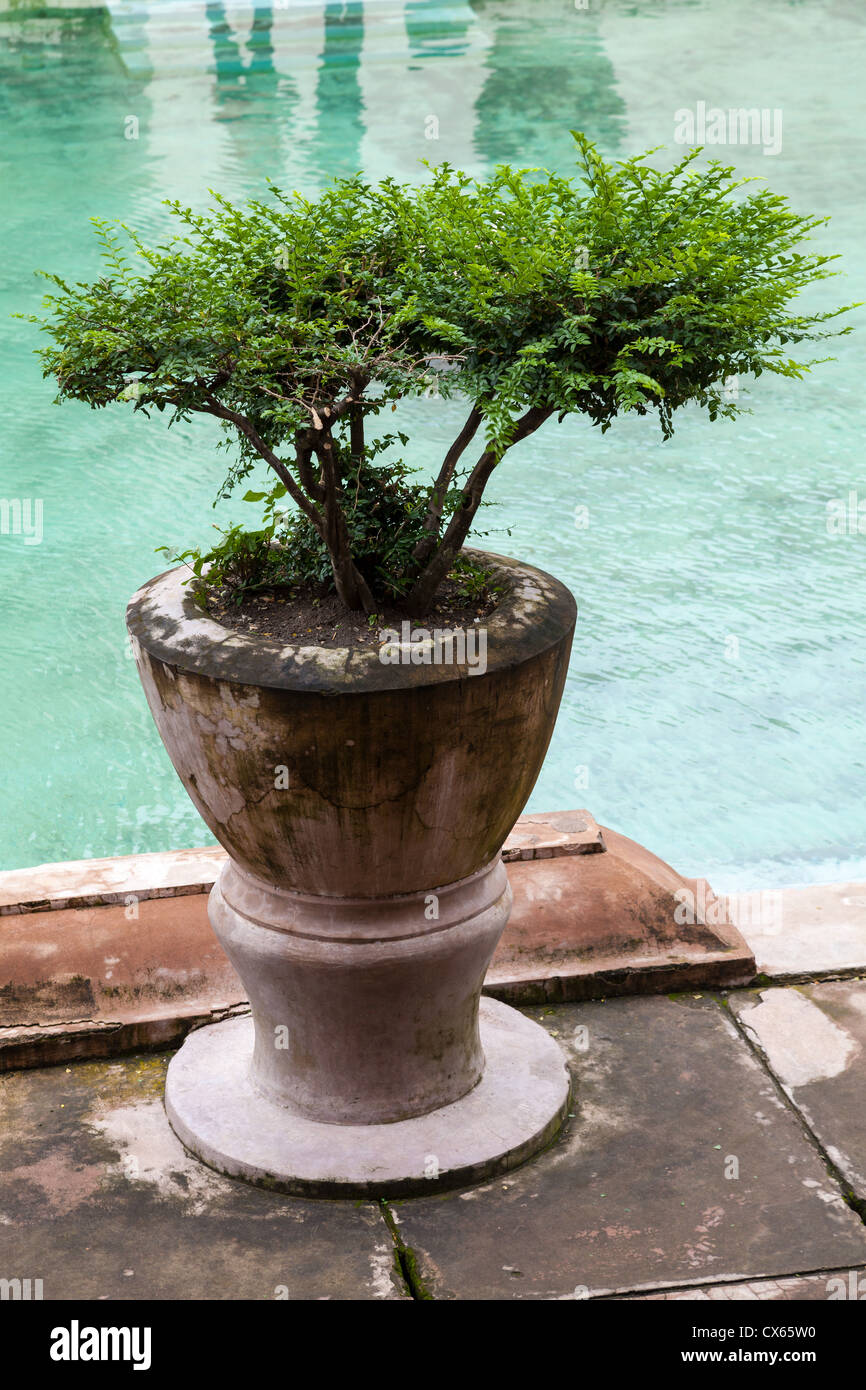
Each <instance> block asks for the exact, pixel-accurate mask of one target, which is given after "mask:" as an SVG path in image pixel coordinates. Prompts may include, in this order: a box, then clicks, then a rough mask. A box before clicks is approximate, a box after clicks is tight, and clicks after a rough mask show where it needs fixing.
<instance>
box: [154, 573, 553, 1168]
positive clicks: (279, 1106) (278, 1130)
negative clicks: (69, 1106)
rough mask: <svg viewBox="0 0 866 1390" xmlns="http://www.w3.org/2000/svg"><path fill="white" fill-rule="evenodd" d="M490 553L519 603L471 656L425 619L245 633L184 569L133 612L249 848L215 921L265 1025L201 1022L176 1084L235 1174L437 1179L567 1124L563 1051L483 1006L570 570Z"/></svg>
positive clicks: (546, 720)
mask: <svg viewBox="0 0 866 1390" xmlns="http://www.w3.org/2000/svg"><path fill="white" fill-rule="evenodd" d="M485 559H486V560H487V561H488V562H490V561H493V562H494V563H495V565H496V567H497V570H498V573H499V576H500V578H501V579H502V580H503V581H504V584H505V593H504V596H503V598H502V600H501V601H500V603H499V606H498V607H497V609H496V610H495V612H494V613H493V614H491V615H490V617H489V618H488V619H487V620H486V621H485V624H484V628H483V636H482V635H481V634H482V629H479V633H478V634H476V636H477V641H476V643H475V645H474V647H473V645H472V644H468V645H467V649H466V650H461V648H460V646H459V645H458V644H456V643H455V644H451V643H449V642H448V641H447V640H445V639H442V638H440V639H439V641H438V643H437V641H436V634H435V633H434V634H432V636H431V639H430V640H429V641H427V642H426V643H424V642H421V643H419V642H418V640H417V637H418V634H417V629H416V630H415V631H414V632H413V645H411V646H404V645H401V644H400V643H399V642H393V641H392V642H390V643H389V644H386V646H385V648H384V649H380V645H379V642H378V640H377V639H376V637H375V635H374V634H371V639H370V649H369V650H358V649H354V648H353V649H351V650H349V649H344V648H343V649H327V648H321V647H304V646H303V645H302V644H299V645H296V646H295V645H291V646H287V645H285V644H283V643H282V642H280V641H277V640H273V639H269V638H267V637H264V636H263V637H258V636H252V635H246V634H240V633H236V632H234V631H232V630H230V629H227V628H225V627H223V626H222V625H221V624H220V623H218V622H217V621H215V620H214V619H212V618H208V617H206V616H205V615H203V614H202V613H201V611H200V610H199V609H198V608H197V607H196V605H195V603H194V601H193V599H192V596H191V595H190V593H189V591H188V589H187V588H186V587H185V586H184V579H185V578H186V577H187V572H186V571H184V570H180V569H176V570H170V571H168V572H167V573H166V574H163V575H160V576H159V577H158V578H156V579H153V580H151V581H150V583H149V584H146V585H145V586H144V588H142V589H141V590H140V591H139V592H138V593H137V594H136V595H135V596H134V598H133V599H132V601H131V602H130V605H129V609H128V613H127V623H128V626H129V630H130V634H131V637H132V642H133V646H134V649H135V654H136V660H137V663H138V668H139V673H140V675H141V680H142V684H143V686H144V690H145V694H146V696H147V700H148V704H149V705H150V709H151V712H152V714H153V717H154V719H155V721H156V724H157V727H158V729H159V732H160V735H161V737H162V739H163V742H164V744H165V746H166V749H167V750H168V753H169V756H170V757H171V759H172V762H173V763H174V766H175V768H176V770H177V772H178V775H179V776H180V778H181V780H182V782H183V784H184V786H185V787H186V789H187V791H188V793H189V795H190V797H191V798H192V800H193V802H194V803H195V805H196V807H197V808H198V810H199V812H200V813H201V815H202V817H203V819H204V820H205V821H206V822H207V824H208V825H209V827H210V828H211V830H212V831H213V833H214V835H215V836H216V837H217V839H218V840H219V841H220V842H221V844H222V845H224V847H225V848H226V850H227V851H228V853H229V855H230V856H231V858H230V862H229V863H228V864H227V865H226V868H225V870H224V871H223V873H222V876H221V878H220V880H219V882H218V883H217V884H216V885H215V887H214V889H213V892H212V894H211V900H210V907H209V911H210V917H211V922H212V925H213V927H214V930H215V932H216V934H217V936H218V938H219V940H220V942H221V944H222V945H223V947H224V949H225V951H226V953H227V954H228V956H229V958H230V959H231V961H232V963H233V964H234V966H235V968H236V969H237V972H238V974H239V975H240V976H241V978H242V980H243V982H244V984H245V986H246V988H247V990H248V993H249V998H250V1001H251V1006H252V1019H249V1018H240V1019H232V1020H229V1021H226V1022H224V1023H220V1024H216V1025H213V1026H211V1027H208V1028H206V1029H202V1030H200V1031H199V1032H197V1033H194V1034H193V1035H192V1036H191V1037H190V1038H189V1039H188V1040H187V1041H186V1043H185V1044H184V1046H183V1047H182V1049H181V1051H180V1052H179V1053H178V1055H177V1057H175V1059H174V1060H173V1061H172V1063H171V1066H170V1068H169V1074H168V1081H167V1086H166V1105H167V1109H168V1113H169V1117H170V1119H171V1122H172V1124H173V1125H174V1128H175V1129H176V1131H177V1133H178V1134H179V1136H180V1138H181V1139H182V1140H183V1142H184V1143H185V1144H186V1145H187V1147H188V1148H190V1149H191V1150H192V1151H193V1152H194V1153H196V1154H198V1156H199V1157H201V1158H202V1159H203V1160H204V1161H205V1162H208V1163H210V1164H211V1165H212V1166H214V1167H216V1168H219V1169H221V1170H222V1171H225V1172H229V1173H233V1174H236V1175H239V1176H243V1177H247V1178H250V1179H252V1180H254V1181H260V1182H267V1183H269V1184H271V1185H274V1186H277V1187H279V1188H281V1189H284V1190H287V1191H304V1192H308V1193H310V1192H312V1193H322V1194H329V1195H334V1194H340V1195H350V1194H368V1193H372V1192H375V1193H377V1194H385V1193H398V1192H410V1191H417V1190H429V1189H430V1188H431V1187H433V1186H435V1185H436V1184H437V1183H439V1184H445V1183H450V1184H454V1183H458V1182H465V1181H471V1180H473V1179H476V1178H482V1177H485V1176H488V1175H489V1174H490V1173H491V1172H495V1171H497V1170H501V1169H504V1168H506V1167H509V1166H513V1165H514V1164H515V1163H517V1162H521V1161H522V1160H523V1159H524V1158H526V1157H528V1156H529V1154H530V1153H532V1152H534V1151H535V1150H536V1149H537V1148H538V1147H540V1146H541V1145H543V1144H544V1143H546V1142H547V1141H548V1140H549V1138H550V1137H551V1136H552V1135H553V1134H554V1133H555V1132H556V1130H557V1128H558V1126H559V1124H560V1123H561V1120H562V1116H563V1114H564V1111H565V1108H566V1105H567V1101H568V1083H567V1078H566V1073H565V1069H564V1066H563V1062H562V1057H561V1054H560V1052H559V1049H558V1048H557V1047H556V1045H555V1044H554V1043H553V1042H552V1040H551V1039H550V1038H549V1037H548V1035H547V1034H546V1032H544V1030H543V1029H541V1028H540V1027H539V1026H538V1025H536V1024H534V1023H531V1022H530V1021H528V1020H527V1019H525V1018H524V1017H523V1016H522V1015H520V1014H518V1013H517V1012H516V1011H514V1010H512V1009H509V1008H507V1007H506V1006H505V1005H502V1004H499V1003H495V1002H494V1001H492V1000H483V1001H481V1008H480V1018H479V996H480V991H481V986H482V983H483V980H484V975H485V972H486V969H487V966H488V964H489V961H490V959H491V956H492V954H493V951H494V949H495V946H496V943H497V941H498V939H499V936H500V934H501V932H502V930H503V928H504V926H505V923H506V921H507V919H508V913H509V910H510V904H511V893H510V889H509V886H508V880H507V877H506V874H505V869H504V866H503V864H502V862H501V858H500V849H501V846H502V843H503V841H504V839H505V837H506V835H507V834H508V832H509V830H510V829H511V827H512V825H513V824H514V822H515V821H516V819H517V817H518V816H519V814H520V812H521V810H522V808H523V806H524V804H525V802H526V799H527V797H528V796H529V793H530V791H531V789H532V786H533V784H534V782H535V780H536V777H537V776H538V772H539V770H540V768H541V764H542V761H543V759H544V755H545V752H546V749H547V745H548V742H549V740H550V736H551V733H552V730H553V725H554V721H555V719H556V713H557V710H558V707H559V701H560V697H561V694H562V688H563V684H564V681H565V674H566V669H567V664H568V656H569V651H570V647H571V638H572V633H573V629H574V621H575V605H574V600H573V599H572V597H571V595H570V594H569V593H568V591H567V590H566V589H565V588H564V587H563V586H562V585H561V584H559V583H558V582H557V581H556V580H555V579H552V578H551V577H550V576H549V575H546V574H544V573H542V572H541V571H539V570H536V569H534V568H532V567H530V566H527V565H522V564H519V563H517V562H516V561H514V560H510V559H505V558H502V557H499V556H494V557H491V556H485ZM419 626H420V625H419ZM485 638H486V651H484V650H483V649H484V639H485ZM482 651H483V658H484V659H482ZM425 653H426V655H425ZM383 658H385V659H383Z"/></svg>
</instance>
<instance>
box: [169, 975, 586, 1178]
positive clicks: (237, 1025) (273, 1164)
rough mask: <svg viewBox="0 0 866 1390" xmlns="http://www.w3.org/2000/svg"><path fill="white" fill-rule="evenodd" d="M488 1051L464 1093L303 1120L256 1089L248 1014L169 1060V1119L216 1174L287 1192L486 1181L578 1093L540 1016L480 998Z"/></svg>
mask: <svg viewBox="0 0 866 1390" xmlns="http://www.w3.org/2000/svg"><path fill="white" fill-rule="evenodd" d="M479 1022H480V1028H481V1041H482V1045H483V1048H484V1052H485V1055H486V1059H487V1064H486V1067H485V1070H484V1074H483V1076H482V1078H481V1080H480V1081H479V1082H478V1084H477V1085H476V1086H475V1087H474V1088H473V1089H472V1090H471V1091H470V1092H469V1093H468V1094H467V1095H465V1096H463V1097H461V1099H460V1100H457V1101H454V1102H452V1103H451V1104H450V1105H446V1106H443V1107H442V1108H441V1109H439V1110H432V1111H430V1112H429V1113H428V1114H426V1115H419V1116H416V1117H415V1118H414V1119H411V1120H397V1121H394V1122H393V1123H391V1124H377V1125H341V1124H324V1123H321V1122H319V1121H315V1120H309V1119H305V1118H304V1117H303V1116H300V1115H297V1114H295V1113H293V1112H292V1111H291V1110H288V1109H286V1108H284V1107H282V1106H280V1105H278V1104H276V1103H274V1102H273V1101H271V1100H267V1099H265V1098H264V1097H263V1096H262V1095H260V1094H259V1093H258V1092H257V1091H255V1090H254V1089H253V1086H252V1083H251V1080H250V1059H251V1056H252V1050H253V1022H252V1019H251V1018H235V1019H229V1020H227V1021H226V1022H224V1023H217V1024H213V1025H211V1026H210V1027H207V1028H200V1029H198V1030H197V1031H196V1032H194V1033H191V1034H190V1036H189V1037H188V1038H187V1040H186V1042H185V1043H184V1045H183V1047H182V1048H181V1049H180V1051H179V1052H178V1053H177V1055H176V1056H175V1057H174V1059H173V1060H172V1062H171V1065H170V1066H169V1069H168V1076H167V1079H166V1088H165V1107H166V1111H167V1113H168V1118H169V1120H170V1122H171V1125H172V1128H173V1129H174V1131H175V1133H176V1134H177V1135H178V1137H179V1139H180V1140H181V1142H182V1143H183V1144H184V1145H185V1146H186V1148H187V1149H189V1150H190V1152H191V1153H193V1154H194V1155H195V1156H196V1157H197V1158H199V1159H201V1160H202V1161H203V1162H204V1163H206V1164H208V1165H209V1166H210V1167H211V1168H215V1169H217V1170H218V1171H219V1172H222V1173H228V1174H229V1175H230V1176H232V1177H238V1178H245V1179H246V1180H247V1181H248V1182H253V1183H258V1184H259V1185H261V1186H263V1187H268V1188H271V1189H273V1190H276V1191H279V1192H290V1193H295V1194H300V1195H306V1196H318V1197H389V1196H390V1197H398V1196H409V1195H415V1194H419V1193H430V1192H434V1191H438V1190H441V1189H443V1188H447V1187H461V1186H463V1185H465V1184H468V1183H473V1182H481V1181H483V1180H484V1179H485V1178H490V1177H493V1176H495V1174H497V1173H502V1172H505V1171H507V1170H508V1169H509V1168H515V1167H517V1165H518V1164H520V1163H523V1162H524V1161H525V1160H526V1159H528V1158H530V1157H531V1156H532V1155H533V1154H534V1153H537V1152H538V1150H539V1149H541V1148H543V1147H544V1146H545V1145H546V1144H548V1143H549V1142H550V1141H551V1139H553V1138H554V1136H555V1135H556V1133H557V1132H558V1130H559V1128H560V1126H561V1124H562V1121H563V1119H564V1117H565V1113H566V1110H567V1107H568V1101H569V1089H570V1088H569V1077H568V1072H567V1071H566V1068H565V1063H564V1060H563V1055H562V1052H561V1051H560V1049H559V1047H558V1046H557V1044H556V1043H555V1042H554V1040H553V1039H552V1038H551V1037H550V1036H549V1035H548V1034H547V1033H546V1032H545V1030H544V1029H543V1028H542V1027H540V1026H539V1024H537V1023H533V1022H532V1021H531V1020H530V1019H527V1018H525V1017H524V1016H523V1014H520V1013H518V1012H517V1011H516V1010H515V1009H512V1008H509V1007H508V1006H507V1005H505V1004H501V1003H499V1002H498V1001H496V1000H493V999H482V1000H481V1006H480V1013H479Z"/></svg>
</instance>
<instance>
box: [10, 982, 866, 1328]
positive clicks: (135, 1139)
mask: <svg viewBox="0 0 866 1390" xmlns="http://www.w3.org/2000/svg"><path fill="white" fill-rule="evenodd" d="M768 994H771V995H773V996H774V997H773V998H772V999H771V1000H770V1001H768V1000H767V995H768ZM777 995H785V996H786V997H787V998H788V999H789V1002H788V1003H784V1002H782V1003H780V1002H779V1000H778V999H777V998H776V997H775V996H777ZM767 1004H768V1005H769V1006H768V1007H764V1006H766V1005H767ZM730 1005H731V1009H732V1010H733V1013H732V1012H731V1010H729V1008H728V1007H727V1006H726V1005H725V1004H723V1003H722V1002H720V1001H719V1000H718V999H716V998H714V997H711V996H708V995H705V994H697V996H696V995H693V994H689V995H685V996H677V997H669V998H668V997H652V998H640V999H637V998H632V999H617V1000H612V1001H610V1002H608V1003H603V1002H598V1003H594V1004H577V1005H575V1004H568V1005H560V1006H556V1007H550V1008H545V1009H532V1010H527V1011H526V1012H527V1013H528V1014H529V1015H530V1016H531V1017H534V1018H536V1019H538V1020H539V1021H540V1022H542V1023H543V1024H544V1025H545V1026H546V1027H547V1028H548V1030H549V1032H550V1033H551V1034H552V1035H553V1036H554V1037H555V1038H556V1039H557V1042H558V1043H559V1044H560V1046H561V1047H562V1048H563V1050H564V1052H565V1054H566V1056H567V1058H568V1060H569V1064H570V1065H571V1067H572V1069H573V1072H574V1076H575V1082H576V1098H575V1103H574V1105H573V1107H572V1110H573V1118H572V1119H571V1120H570V1121H569V1125H568V1129H567V1130H566V1132H565V1134H564V1136H563V1138H562V1139H561V1140H559V1141H557V1142H556V1143H555V1144H554V1145H553V1146H551V1148H550V1149H548V1150H547V1152H546V1153H544V1154H543V1155H541V1156H540V1157H539V1158H536V1159H534V1160H533V1161H532V1162H531V1163H529V1164H527V1165H526V1166H525V1167H523V1168H521V1169H519V1170H517V1171H516V1172H513V1173H510V1174H507V1175H506V1176H504V1177H503V1178H498V1179H496V1180H495V1181H493V1182H489V1183H487V1184H485V1185H483V1186H480V1187H473V1188H468V1189H464V1190H462V1191H458V1192H454V1193H450V1194H445V1195H442V1196H438V1197H434V1196H431V1197H420V1198H416V1199H412V1200H404V1201H397V1202H393V1203H391V1204H390V1212H391V1216H392V1218H393V1220H394V1223H395V1228H396V1230H397V1232H398V1235H399V1238H400V1241H401V1242H402V1245H403V1247H404V1257H403V1265H404V1269H405V1270H406V1271H407V1275H408V1277H410V1279H412V1280H413V1281H414V1288H413V1292H414V1294H415V1296H416V1297H419V1296H424V1295H425V1294H426V1295H429V1296H432V1297H433V1298H440V1299H441V1298H445V1299H479V1298H480V1299H507V1300H511V1299H519V1300H533V1299H536V1300H537V1299H541V1300H575V1299H583V1298H616V1297H630V1298H632V1299H642V1300H649V1299H653V1300H656V1299H658V1300H661V1299H664V1300H669V1301H679V1300H689V1301H711V1302H722V1301H758V1300H769V1301H779V1300H785V1301H787V1300H825V1299H826V1300H853V1299H855V1298H856V1299H857V1300H864V1299H866V1227H864V1226H863V1224H861V1221H860V1219H859V1217H858V1216H857V1214H856V1213H855V1211H853V1210H852V1209H851V1207H850V1206H849V1205H847V1204H846V1202H845V1201H844V1199H843V1193H842V1189H841V1187H840V1184H839V1182H838V1181H837V1179H836V1178H835V1177H834V1175H833V1173H832V1172H831V1171H830V1170H829V1169H828V1166H827V1164H826V1162H825V1160H824V1158H823V1157H822V1154H821V1152H820V1151H819V1149H818V1147H817V1145H816V1144H815V1143H814V1141H813V1139H812V1137H811V1135H810V1134H809V1132H808V1131H807V1130H806V1128H805V1126H804V1123H803V1119H804V1117H805V1118H806V1119H808V1121H809V1123H810V1125H812V1126H813V1128H814V1130H815V1132H816V1133H818V1135H819V1138H820V1140H821V1142H822V1143H823V1144H824V1145H825V1147H826V1150H827V1151H828V1152H830V1153H831V1157H832V1156H833V1155H835V1157H832V1161H833V1162H834V1163H835V1164H837V1166H838V1167H840V1168H841V1166H842V1162H841V1160H842V1159H843V1158H850V1161H851V1162H852V1163H853V1161H854V1157H855V1156H856V1154H857V1153H858V1152H860V1153H862V1149H861V1150H858V1149H857V1144H858V1143H859V1138H858V1135H860V1134H861V1133H862V1130H861V1129H860V1128H858V1125H860V1124H861V1117H862V1115H863V1106H862V1091H861V1090H860V1089H858V1084H857V1083H858V1076H859V1073H860V1071H861V1066H862V1064H861V1061H860V1057H861V1052H860V1049H861V1047H862V1043H863V1040H864V1037H866V983H864V982H860V983H858V984H856V985H855V984H854V983H853V982H850V981H846V982H844V983H841V984H834V985H820V986H809V987H808V988H805V989H798V990H762V991H742V992H740V993H737V994H735V995H732V996H731V998H730ZM762 1008H763V1009H764V1011H763V1013H759V1012H758V1011H759V1010H760V1009H762ZM819 1014H820V1016H821V1017H820V1019H819V1018H817V1017H816V1015H819ZM735 1018H739V1020H741V1026H742V1027H743V1029H744V1030H745V1029H749V1034H748V1036H750V1037H752V1036H753V1037H754V1039H755V1044H754V1046H751V1045H750V1043H749V1042H748V1041H747V1040H746V1038H744V1036H743V1035H742V1033H741V1032H740V1031H739V1030H738V1028H737V1026H736V1025H735V1021H734V1020H735ZM750 1018H751V1024H750V1023H749V1019H750ZM810 1029H811V1031H810ZM840 1033H841V1034H842V1036H841V1037H840V1036H839V1034H840ZM801 1035H802V1036H801ZM759 1038H760V1047H758V1039H759ZM809 1038H812V1039H813V1040H815V1041H814V1042H813V1045H812V1047H811V1057H810V1044H809ZM774 1040H775V1041H774ZM762 1048H765V1049H766V1052H767V1057H770V1059H771V1060H772V1062H773V1064H774V1066H775V1067H776V1068H777V1069H778V1070H777V1071H776V1073H775V1074H771V1072H770V1071H769V1070H768V1068H767V1062H766V1058H765V1057H764V1054H763V1052H762V1051H761V1049H762ZM774 1048H775V1050H774ZM169 1056H170V1054H169V1053H168V1052H164V1053H159V1054H150V1055H141V1056H132V1057H128V1058H124V1059H118V1060H114V1061H110V1062H79V1063H72V1064H70V1065H69V1066H68V1067H67V1066H56V1067H49V1068H44V1069H42V1070H35V1069H34V1070H26V1071H22V1072H12V1073H9V1074H8V1075H6V1076H4V1077H2V1078H0V1276H2V1277H3V1278H10V1279H11V1278H16V1277H18V1278H21V1279H25V1278H30V1279H35V1278H41V1279H42V1280H43V1283H44V1297H45V1298H46V1299H49V1300H54V1299H60V1300H63V1299H69V1298H81V1299H85V1300H99V1299H115V1298H117V1299H144V1298H156V1299H163V1300H164V1299H172V1300H178V1299H182V1300H195V1299H222V1300H228V1299H256V1300H259V1299H261V1300H264V1299H267V1300H272V1299H275V1298H278V1297H286V1298H288V1299H291V1300H302V1301H303V1300H313V1299H336V1300H347V1299H361V1300H374V1299H383V1298H384V1299H389V1300H393V1299H397V1298H403V1299H406V1298H407V1297H408V1292H407V1290H406V1288H405V1286H404V1285H403V1283H402V1280H401V1279H400V1277H399V1274H398V1272H397V1268H396V1264H395V1254H394V1242H393V1240H392V1236H391V1233H390V1231H389V1229H388V1226H387V1224H386V1221H385V1219H384V1217H383V1215H382V1213H381V1212H380V1210H379V1209H378V1207H377V1206H376V1205H375V1204H374V1203H372V1202H353V1201H347V1202H335V1201H318V1202H317V1201H312V1200H301V1199H298V1198H291V1197H283V1196H280V1195H278V1194H275V1193H270V1192H267V1191H262V1190H260V1189H257V1188H252V1187H249V1186H247V1185H246V1184H245V1183H242V1182H239V1181H235V1180H232V1179H229V1178H225V1177H222V1176H220V1175H218V1174H216V1173H214V1172H212V1171H211V1170H210V1169H208V1168H206V1167H204V1166H203V1165H201V1164H199V1163H197V1162H196V1161H195V1160H194V1159H192V1158H191V1157H190V1156H189V1155H188V1154H187V1153H186V1151H185V1150H184V1149H183V1148H182V1147H181V1145H180V1144H179V1143H178V1141H177V1140H176V1138H175V1137H174V1135H173V1133H172V1131H171V1130H170V1129H169V1127H168V1124H167V1122H166V1119H165V1114H164V1110H163V1104H162V1093H163V1086H164V1079H165V1069H166V1066H167V1063H168V1061H169ZM808 1065H811V1067H812V1075H813V1078H814V1079H812V1080H805V1081H804V1080H803V1076H804V1068H805V1067H807V1066H808ZM785 1068H787V1071H786V1070H785ZM782 1074H784V1075H786V1076H788V1078H789V1081H788V1082H785V1083H783V1084H784V1085H786V1086H787V1087H788V1090H789V1094H790V1095H791V1096H792V1097H793V1103H794V1105H796V1106H797V1107H799V1109H800V1112H801V1113H800V1114H798V1113H797V1112H796V1110H795V1109H793V1108H792V1104H791V1103H790V1101H789V1100H786V1099H785V1096H784V1095H783V1094H782V1093H781V1092H780V1089H779V1083H780V1082H781V1076H782ZM776 1076H778V1077H779V1081H778V1082H777V1080H776V1079H775V1077H776ZM791 1078H793V1079H794V1080H795V1081H797V1083H798V1084H796V1085H791V1084H790V1079H791ZM824 1127H826V1132H825V1128H824ZM732 1160H736V1163H733V1162H732ZM734 1169H736V1171H737V1176H729V1177H726V1176H725V1174H726V1172H729V1173H732V1174H733V1172H734Z"/></svg>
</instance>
